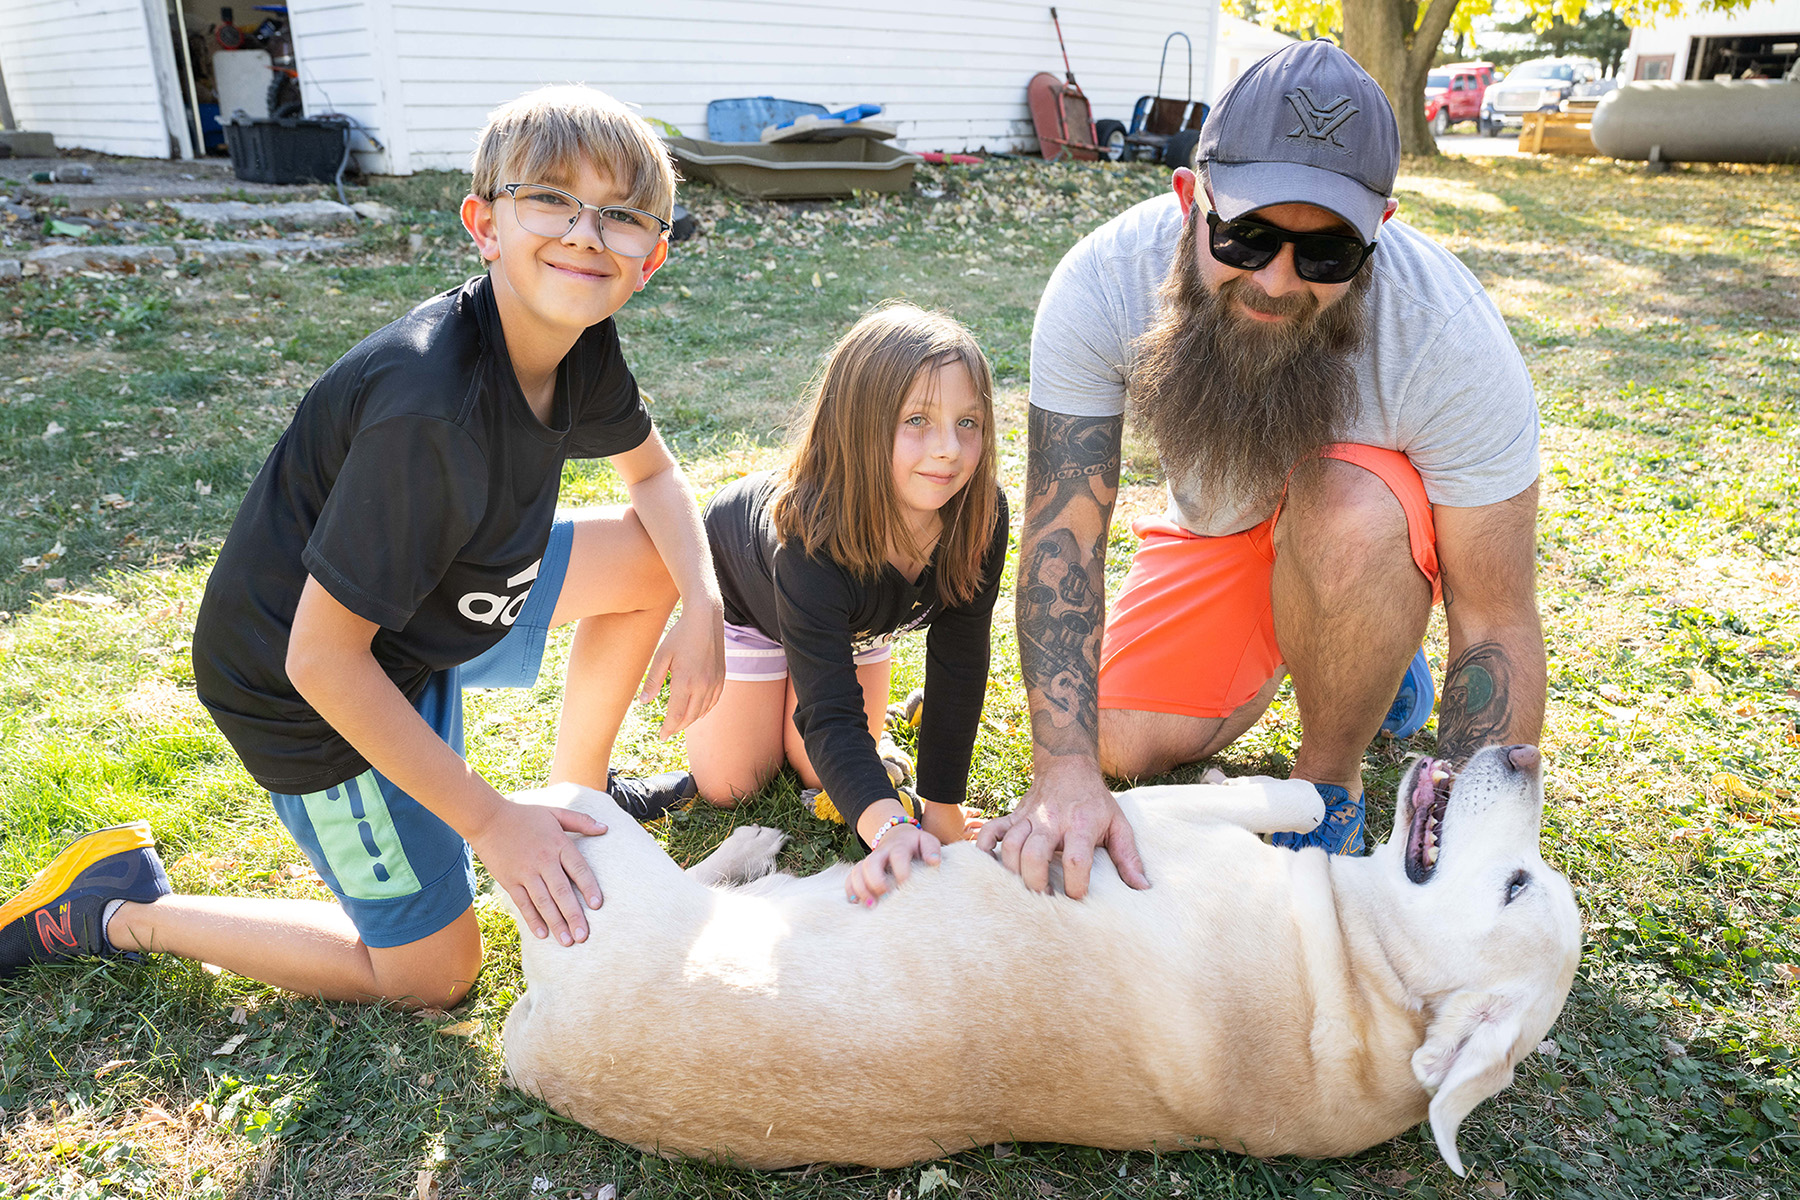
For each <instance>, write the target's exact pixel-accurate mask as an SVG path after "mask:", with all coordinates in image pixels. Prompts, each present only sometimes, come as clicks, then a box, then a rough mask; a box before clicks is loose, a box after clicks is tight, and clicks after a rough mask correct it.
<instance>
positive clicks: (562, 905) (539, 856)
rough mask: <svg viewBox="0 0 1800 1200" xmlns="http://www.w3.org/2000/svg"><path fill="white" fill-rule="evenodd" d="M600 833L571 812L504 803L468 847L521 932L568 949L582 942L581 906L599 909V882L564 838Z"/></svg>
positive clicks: (584, 931) (583, 919)
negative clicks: (514, 909) (514, 912)
mask: <svg viewBox="0 0 1800 1200" xmlns="http://www.w3.org/2000/svg"><path fill="white" fill-rule="evenodd" d="M605 832H606V826H604V825H602V824H601V823H600V822H598V821H596V820H594V818H592V817H590V816H588V815H587V814H586V813H580V812H576V811H575V810H574V809H572V808H551V807H549V806H547V805H538V804H519V803H517V802H515V801H510V800H509V801H507V802H506V803H505V807H504V808H502V809H500V810H498V811H497V812H496V813H495V814H494V816H493V817H492V818H491V819H490V820H489V821H488V822H487V823H486V825H485V826H484V828H483V829H482V831H481V832H480V833H479V834H478V835H477V836H475V837H471V838H470V839H469V845H470V846H471V848H473V849H474V851H475V856H476V857H477V858H479V859H480V860H481V865H482V866H484V867H486V868H487V870H488V874H489V875H492V876H493V877H494V882H495V883H497V884H499V885H500V886H501V887H502V888H504V889H505V890H506V894H507V895H508V896H511V897H512V902H513V903H514V904H515V905H517V906H518V909H519V919H520V920H521V921H522V922H523V923H524V925H525V928H527V929H529V930H531V932H532V934H533V935H534V936H536V937H548V936H550V935H552V934H554V935H555V937H556V940H557V941H559V942H561V943H562V944H563V945H565V946H571V945H574V944H575V943H576V942H585V941H586V940H587V935H588V927H587V918H586V917H585V916H584V915H583V910H582V903H583V901H584V900H585V902H586V904H587V907H588V908H599V907H600V899H601V897H600V883H599V881H598V880H596V879H595V878H594V872H593V871H592V869H590V868H589V867H588V864H587V859H585V858H583V857H582V856H581V852H580V851H579V850H577V849H576V848H575V843H574V842H573V841H571V840H570V839H569V837H568V835H569V834H571V833H580V834H586V835H588V836H590V837H594V836H598V835H599V834H602V833H605Z"/></svg>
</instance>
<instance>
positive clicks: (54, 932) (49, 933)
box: [37, 900, 76, 950]
mask: <svg viewBox="0 0 1800 1200" xmlns="http://www.w3.org/2000/svg"><path fill="white" fill-rule="evenodd" d="M57 911H59V912H60V913H61V914H62V923H61V924H58V923H57V922H56V921H54V920H52V919H51V917H50V910H49V909H47V908H40V909H38V914H37V929H38V940H39V941H40V942H42V943H43V944H44V949H46V950H50V949H54V948H55V947H56V946H57V945H58V944H59V943H60V944H61V945H63V946H66V947H67V948H69V949H70V950H73V949H75V947H76V941H75V931H74V930H73V929H71V928H70V926H69V916H70V913H69V902H68V901H67V900H65V901H63V902H62V903H61V904H60V905H58V906H57Z"/></svg>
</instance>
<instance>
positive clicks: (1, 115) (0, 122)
mask: <svg viewBox="0 0 1800 1200" xmlns="http://www.w3.org/2000/svg"><path fill="white" fill-rule="evenodd" d="M16 128H18V126H16V125H14V124H13V111H12V101H11V100H8V99H7V98H6V73H5V72H4V71H0V129H16Z"/></svg>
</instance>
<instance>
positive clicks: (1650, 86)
mask: <svg viewBox="0 0 1800 1200" xmlns="http://www.w3.org/2000/svg"><path fill="white" fill-rule="evenodd" d="M1593 138H1594V148H1595V149H1597V150H1599V151H1600V153H1602V154H1605V155H1609V156H1610V157H1612V158H1635V159H1650V158H1651V157H1653V156H1654V157H1655V158H1657V159H1659V160H1660V161H1663V162H1741V163H1790V162H1800V80H1790V79H1732V80H1720V81H1713V82H1698V81H1675V80H1667V79H1659V80H1638V81H1636V82H1634V83H1627V84H1625V85H1624V86H1622V87H1620V88H1618V89H1617V90H1615V91H1612V92H1609V93H1608V94H1607V95H1605V96H1603V97H1602V98H1601V100H1600V104H1599V106H1598V107H1597V108H1595V109H1594V127H1593ZM1653 152H1654V155H1653Z"/></svg>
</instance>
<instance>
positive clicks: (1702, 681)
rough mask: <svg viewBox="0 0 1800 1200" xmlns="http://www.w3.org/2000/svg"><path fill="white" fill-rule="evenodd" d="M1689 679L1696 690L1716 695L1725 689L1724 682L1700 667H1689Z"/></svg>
mask: <svg viewBox="0 0 1800 1200" xmlns="http://www.w3.org/2000/svg"><path fill="white" fill-rule="evenodd" d="M1688 680H1689V681H1690V682H1691V683H1692V684H1693V685H1694V690H1695V691H1696V692H1704V693H1705V694H1707V695H1709V696H1716V695H1718V694H1719V693H1720V692H1722V691H1724V690H1725V685H1724V684H1722V683H1720V682H1719V681H1718V680H1717V679H1715V678H1713V677H1712V676H1711V675H1709V674H1707V673H1706V672H1705V671H1704V670H1702V669H1701V668H1699V667H1689V668H1688Z"/></svg>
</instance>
